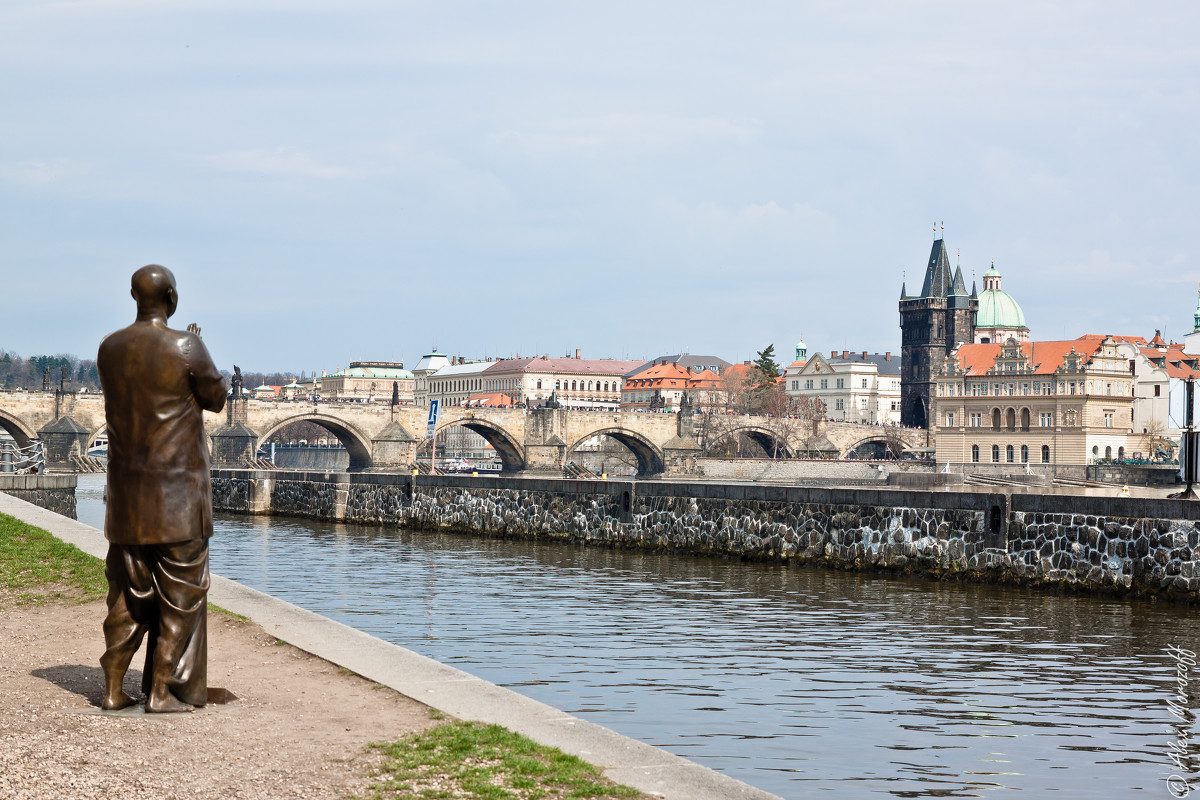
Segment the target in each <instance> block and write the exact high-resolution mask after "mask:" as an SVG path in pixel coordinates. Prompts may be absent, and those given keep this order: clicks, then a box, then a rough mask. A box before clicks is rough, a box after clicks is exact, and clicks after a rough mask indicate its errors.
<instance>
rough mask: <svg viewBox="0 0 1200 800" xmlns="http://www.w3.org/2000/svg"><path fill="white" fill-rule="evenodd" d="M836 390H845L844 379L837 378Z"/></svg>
mask: <svg viewBox="0 0 1200 800" xmlns="http://www.w3.org/2000/svg"><path fill="white" fill-rule="evenodd" d="M837 388H839V389H845V388H846V379H845V378H838V379H837Z"/></svg>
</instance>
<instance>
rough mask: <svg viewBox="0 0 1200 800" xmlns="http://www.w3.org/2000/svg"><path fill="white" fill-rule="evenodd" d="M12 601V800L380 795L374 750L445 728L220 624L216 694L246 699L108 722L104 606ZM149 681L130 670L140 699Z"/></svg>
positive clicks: (384, 695)
mask: <svg viewBox="0 0 1200 800" xmlns="http://www.w3.org/2000/svg"><path fill="white" fill-rule="evenodd" d="M8 599H9V598H5V597H3V596H0V607H3V610H2V611H0V798H4V800H8V798H14V800H16V799H18V798H19V799H20V800H26V799H27V798H38V800H42V799H43V798H44V799H46V800H50V799H51V798H53V799H54V800H58V799H59V798H106V799H108V798H117V797H120V798H123V799H125V800H142V799H143V798H145V799H146V800H159V799H160V798H180V799H181V800H182V799H184V798H222V799H223V798H247V800H251V799H252V798H286V797H306V798H340V797H345V796H347V795H349V794H353V793H355V792H358V791H361V790H362V789H363V788H365V787H366V785H367V784H368V783H369V777H368V775H369V772H370V770H371V768H372V766H373V764H374V756H373V755H372V754H371V753H370V752H369V751H366V750H365V749H364V746H365V745H366V744H367V743H368V742H372V741H383V740H388V739H395V738H397V737H399V736H402V735H404V734H406V733H409V732H412V731H416V730H421V729H424V728H427V727H429V726H430V725H431V724H432V723H431V722H430V720H429V716H428V712H427V709H426V707H425V706H423V705H421V704H420V703H417V702H416V701H414V700H411V699H409V698H407V697H405V696H403V695H401V694H398V693H396V692H394V691H392V690H390V689H386V688H384V687H381V686H378V685H377V684H374V683H371V682H369V681H366V680H363V679H361V678H359V677H357V676H355V675H352V674H344V673H343V672H341V671H339V669H338V668H337V667H335V666H333V665H331V664H329V663H328V662H326V661H322V660H320V659H318V658H315V657H313V656H310V655H308V654H307V653H304V652H302V651H300V650H297V649H295V648H293V647H290V646H288V645H283V644H276V643H275V640H274V639H273V638H271V637H269V636H268V635H267V634H265V633H264V632H263V631H262V630H261V629H260V628H258V626H256V625H254V624H253V623H247V622H239V621H237V620H233V619H230V618H228V617H226V616H225V615H223V614H212V613H210V614H209V620H208V624H209V655H208V674H209V678H208V680H209V685H210V686H220V687H224V688H227V689H229V690H230V691H231V692H233V693H234V694H235V695H236V696H237V698H238V699H237V700H236V701H235V702H234V703H233V704H231V705H228V706H211V707H210V708H209V709H205V710H202V711H199V712H195V713H191V714H172V715H149V716H146V715H140V716H131V717H118V716H108V715H101V714H98V713H95V712H96V711H97V710H98V707H99V702H100V696H101V691H102V688H103V677H102V674H101V671H100V667H99V658H100V654H101V652H103V635H102V633H101V628H100V625H101V622H102V621H103V619H104V610H105V609H104V604H103V602H93V603H88V604H85V605H78V604H71V603H65V602H63V603H53V602H52V603H50V604H47V605H45V606H40V607H16V608H14V607H12V606H11V604H10V603H9V602H7V600H8ZM143 650H144V649H143ZM144 658H145V655H144V652H141V653H139V654H138V655H137V656H136V657H135V658H134V661H133V663H134V665H136V666H140V665H141V663H142V662H143V660H144ZM140 681H141V671H140V669H136V668H131V669H130V671H129V675H128V676H127V679H126V691H128V692H130V693H131V694H133V695H134V696H135V697H136V696H140V695H139V692H138V691H137V690H138V687H139V684H140Z"/></svg>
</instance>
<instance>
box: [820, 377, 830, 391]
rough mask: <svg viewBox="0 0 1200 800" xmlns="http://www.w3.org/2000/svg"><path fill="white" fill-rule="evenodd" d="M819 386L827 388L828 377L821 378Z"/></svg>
mask: <svg viewBox="0 0 1200 800" xmlns="http://www.w3.org/2000/svg"><path fill="white" fill-rule="evenodd" d="M821 388H822V389H828V388H829V379H828V378H821Z"/></svg>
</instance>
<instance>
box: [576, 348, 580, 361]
mask: <svg viewBox="0 0 1200 800" xmlns="http://www.w3.org/2000/svg"><path fill="white" fill-rule="evenodd" d="M575 360H576V361H578V360H579V348H578V347H576V348H575Z"/></svg>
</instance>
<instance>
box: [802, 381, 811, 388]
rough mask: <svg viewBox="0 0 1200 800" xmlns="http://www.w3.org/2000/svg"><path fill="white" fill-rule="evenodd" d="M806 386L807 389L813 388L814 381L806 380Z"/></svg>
mask: <svg viewBox="0 0 1200 800" xmlns="http://www.w3.org/2000/svg"><path fill="white" fill-rule="evenodd" d="M804 388H805V389H811V388H812V381H805V382H804Z"/></svg>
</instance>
